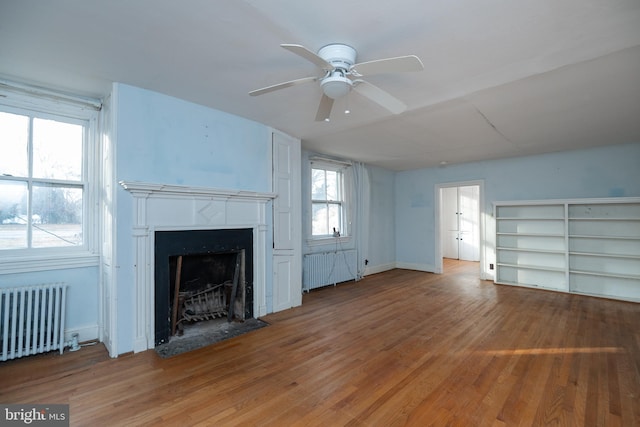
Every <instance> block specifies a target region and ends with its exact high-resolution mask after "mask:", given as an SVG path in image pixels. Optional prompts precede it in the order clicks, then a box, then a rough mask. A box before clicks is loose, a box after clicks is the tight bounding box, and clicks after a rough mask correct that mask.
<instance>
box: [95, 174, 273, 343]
mask: <svg viewBox="0 0 640 427" xmlns="http://www.w3.org/2000/svg"><path fill="white" fill-rule="evenodd" d="M120 185H121V186H122V187H123V188H124V189H125V190H127V191H129V192H130V193H131V195H132V196H133V204H132V210H133V216H132V223H131V227H132V229H131V230H132V237H133V239H134V244H133V248H132V251H133V253H132V264H133V270H132V274H133V289H132V290H131V298H132V304H131V309H132V312H131V314H130V318H131V319H132V323H133V324H132V325H131V333H132V340H133V351H134V352H135V353H137V352H140V351H144V350H148V349H151V348H154V347H156V342H157V338H158V337H159V336H163V334H166V333H167V332H166V331H167V330H168V329H166V328H168V327H169V326H167V324H166V317H167V316H166V312H163V313H161V315H158V316H156V312H155V311H156V297H155V293H156V286H155V284H156V278H155V275H156V266H155V247H156V244H155V238H156V232H164V231H167V232H174V231H175V232H181V231H189V230H192V231H212V230H241V229H247V230H251V231H252V233H253V236H252V238H253V240H252V242H253V243H250V242H249V243H247V245H248V247H245V257H244V258H245V262H246V263H247V264H246V268H248V269H250V271H251V273H245V274H252V278H247V279H246V281H247V282H248V283H250V284H251V291H252V296H250V297H249V298H251V299H252V301H253V304H250V303H247V304H246V306H248V307H249V308H250V309H251V310H252V313H253V317H260V316H264V315H265V314H267V265H270V264H271V262H272V261H271V260H270V259H269V253H268V251H267V232H268V230H269V227H268V225H267V206H268V203H269V202H270V201H271V200H273V199H274V198H275V194H273V193H256V192H253V191H243V190H224V189H216V188H201V187H190V186H180V185H168V184H156V183H145V182H136V181H120ZM123 221H124V220H123ZM207 244H209V243H207ZM190 251H192V254H196V253H207V252H216V251H217V250H216V249H215V248H209V247H207V248H206V249H202V247H196V248H192V249H190ZM178 254H179V253H178V252H176V253H174V254H172V255H169V254H166V256H165V257H164V258H163V259H162V263H163V264H165V267H164V268H165V274H166V277H165V279H163V280H164V282H165V284H166V283H167V282H168V281H169V280H170V279H169V276H170V272H169V267H168V266H166V265H167V263H168V261H167V258H168V257H169V256H177V255H178ZM251 254H252V255H251ZM249 263H250V265H249ZM164 292H165V293H166V294H165V297H164V298H166V299H165V301H167V300H168V298H169V294H168V292H169V291H168V290H165V291H164ZM166 304H168V302H167V303H166ZM163 310H164V309H163ZM108 315H110V316H112V318H113V319H117V315H118V313H117V311H115V306H114V308H113V309H112V310H111V311H110V312H109V313H108ZM157 317H159V318H164V319H165V320H164V321H162V320H161V321H157V320H156V318H157ZM158 325H162V328H164V332H162V333H156V327H158ZM162 328H161V329H162ZM107 341H108V340H107ZM125 350H126V348H125ZM125 350H123V351H125ZM110 351H111V350H110ZM115 354H117V351H116V352H115Z"/></svg>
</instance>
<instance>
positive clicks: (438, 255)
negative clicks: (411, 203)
mask: <svg viewBox="0 0 640 427" xmlns="http://www.w3.org/2000/svg"><path fill="white" fill-rule="evenodd" d="M472 185H477V186H478V187H479V195H478V214H479V215H480V218H479V226H480V272H479V273H480V279H481V280H487V278H488V276H489V274H490V273H487V272H486V269H485V265H484V264H485V259H486V249H487V237H486V235H485V233H486V224H485V214H484V208H485V202H484V180H483V179H480V180H474V181H459V182H447V183H440V184H435V186H434V204H433V205H434V234H435V239H434V240H435V260H434V262H435V266H434V267H435V268H434V270H433V271H434V273H436V274H442V272H443V266H442V241H441V239H442V236H441V235H440V234H441V233H440V211H441V209H442V208H441V206H440V190H441V189H443V188H451V187H467V186H472Z"/></svg>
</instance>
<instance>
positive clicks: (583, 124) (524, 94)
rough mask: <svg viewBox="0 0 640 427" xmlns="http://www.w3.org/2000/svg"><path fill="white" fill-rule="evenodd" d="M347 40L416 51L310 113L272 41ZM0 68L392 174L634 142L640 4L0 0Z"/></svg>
mask: <svg viewBox="0 0 640 427" xmlns="http://www.w3.org/2000/svg"><path fill="white" fill-rule="evenodd" d="M281 43H296V44H302V45H304V46H306V47H307V48H309V49H310V50H313V51H317V50H318V49H319V48H321V47H322V46H324V45H326V44H329V43H346V44H349V45H351V46H353V47H355V48H356V49H357V51H358V61H359V62H362V61H368V60H373V59H380V58H387V57H393V56H400V55H408V54H415V55H418V56H419V57H420V58H421V59H422V61H423V63H424V65H425V70H424V71H422V72H418V73H401V74H385V75H376V76H371V77H370V78H368V79H367V80H368V81H369V82H371V83H373V84H375V85H377V86H379V87H380V88H382V89H384V90H386V91H388V92H390V93H391V94H393V95H394V96H396V97H397V98H399V99H401V100H402V101H404V102H405V103H406V104H407V105H408V110H407V111H406V112H404V113H402V114H400V115H393V114H391V113H389V112H387V111H386V110H384V109H382V108H381V107H379V106H378V105H376V104H373V103H372V102H371V101H369V100H368V99H366V98H363V97H361V96H360V95H359V94H357V93H353V94H351V95H349V101H348V102H349V107H350V110H351V114H349V115H344V114H343V112H342V110H343V109H344V105H343V103H344V102H345V101H344V99H343V100H337V101H336V102H335V105H334V111H333V113H332V116H331V121H330V122H328V123H325V122H315V120H314V118H315V114H316V110H317V107H318V102H319V100H320V95H321V92H320V88H319V86H318V85H317V84H315V83H311V84H307V85H302V86H295V87H290V88H287V89H283V90H281V91H277V92H272V93H269V94H265V95H262V96H259V97H250V96H248V94H247V93H248V92H249V91H250V90H253V89H257V88H260V87H263V86H268V85H271V84H275V83H279V82H282V81H286V80H291V79H296V78H300V77H306V76H313V75H317V74H318V69H317V68H315V66H314V65H313V64H311V63H310V62H308V61H305V60H304V59H303V58H301V57H299V56H297V55H294V54H292V53H291V52H288V51H286V50H284V49H282V48H281V47H280V46H279V45H280V44H281ZM0 75H2V77H4V78H6V79H12V80H18V81H24V82H32V83H36V84H40V85H45V86H47V87H50V88H57V89H62V90H66V91H71V92H75V93H79V94H83V95H91V96H104V95H105V94H107V93H109V91H110V84H111V82H114V81H116V82H122V83H127V84H131V85H134V86H138V87H142V88H146V89H150V90H153V91H157V92H161V93H165V94H168V95H172V96H175V97H178V98H182V99H185V100H189V101H192V102H196V103H199V104H203V105H207V106H210V107H213V108H216V109H219V110H223V111H226V112H229V113H232V114H236V115H239V116H243V117H246V118H249V119H252V120H255V121H258V122H261V123H264V124H266V125H269V126H272V127H274V128H277V129H280V130H282V131H284V132H287V133H289V134H291V135H293V136H296V137H299V138H301V139H302V141H303V147H305V148H307V149H309V150H314V151H318V152H321V153H325V154H330V155H338V156H344V157H348V158H352V159H356V160H361V161H364V162H367V163H370V164H374V165H378V166H381V167H385V168H388V169H392V170H408V169H414V168H421V167H429V166H436V165H439V164H441V162H448V163H449V164H453V163H461V162H469V161H478V160H485V159H493V158H504V157H512V156H520V155H529V154H536V153H543V152H553V151H561V150H571V149H576V148H583V147H592V146H598V145H606V144H618V143H626V142H639V141H640V0H535V1H534V0H524V1H515V2H514V1H508V0H485V1H482V2H479V1H477V0H458V1H444V0H442V1H425V0H395V1H389V2H372V1H370V0H340V1H335V0H325V1H320V2H310V1H300V0H271V1H265V0H233V1H231V0H188V1H181V2H177V1H175V0H135V1H129V0H110V1H105V0H50V1H41V0H20V1H11V0H0Z"/></svg>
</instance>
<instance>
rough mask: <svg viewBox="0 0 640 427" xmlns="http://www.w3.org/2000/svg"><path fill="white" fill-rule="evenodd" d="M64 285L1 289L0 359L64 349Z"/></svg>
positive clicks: (65, 288)
mask: <svg viewBox="0 0 640 427" xmlns="http://www.w3.org/2000/svg"><path fill="white" fill-rule="evenodd" d="M66 294H67V286H66V285H65V284H63V283H52V284H44V285H36V286H24V287H19V288H5V289H2V288H0V350H2V353H0V360H2V361H5V360H7V359H16V358H18V357H22V356H29V355H32V354H37V353H44V352H47V351H51V350H60V354H62V352H63V351H64V319H65V301H66Z"/></svg>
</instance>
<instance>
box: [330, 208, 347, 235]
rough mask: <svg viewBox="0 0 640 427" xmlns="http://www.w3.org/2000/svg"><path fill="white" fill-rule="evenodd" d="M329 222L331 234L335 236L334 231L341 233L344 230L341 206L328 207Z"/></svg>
mask: <svg viewBox="0 0 640 427" xmlns="http://www.w3.org/2000/svg"><path fill="white" fill-rule="evenodd" d="M328 215H329V218H328V222H329V226H328V228H329V234H333V230H334V229H335V230H336V231H340V232H341V233H342V232H343V231H344V230H342V225H341V224H342V221H341V217H340V205H329V207H328Z"/></svg>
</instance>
